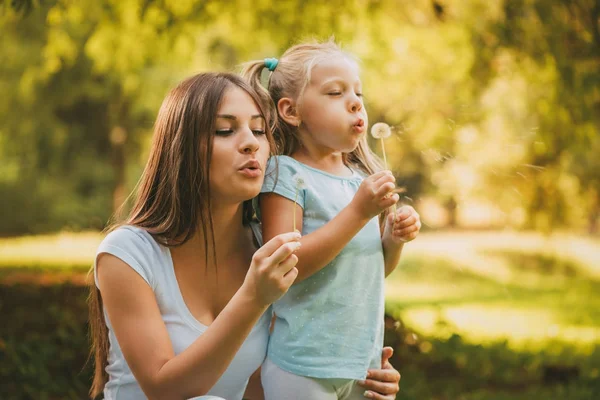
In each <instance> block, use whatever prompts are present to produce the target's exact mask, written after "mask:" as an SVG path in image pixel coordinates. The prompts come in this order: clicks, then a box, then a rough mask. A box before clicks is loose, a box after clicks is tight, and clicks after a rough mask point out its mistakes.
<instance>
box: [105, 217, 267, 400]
mask: <svg viewBox="0 0 600 400" xmlns="http://www.w3.org/2000/svg"><path fill="white" fill-rule="evenodd" d="M252 228H253V231H254V232H255V235H257V234H260V230H259V229H256V227H254V226H253V227H252ZM257 239H258V241H259V242H261V239H260V236H258V237H257ZM101 253H109V254H112V255H114V256H115V257H118V258H120V259H121V260H123V261H124V262H125V263H126V264H128V265H129V266H130V267H131V268H132V269H133V270H135V271H136V272H137V273H138V274H140V276H141V277H142V278H143V279H144V280H145V281H146V282H147V283H148V285H150V287H151V288H152V290H153V291H154V294H155V295H156V302H157V303H158V307H159V309H160V313H161V315H162V319H163V321H164V323H165V326H166V327H167V331H168V332H169V337H170V339H171V343H172V345H173V350H174V351H175V354H179V353H181V352H182V351H183V350H185V349H186V348H187V347H188V346H190V345H191V344H192V343H193V342H194V341H195V340H196V339H197V338H198V337H199V336H200V335H202V333H204V331H205V330H206V329H207V326H205V325H203V324H201V323H200V322H198V320H196V318H194V316H193V315H192V314H191V312H190V310H189V309H188V308H187V306H186V304H185V302H184V300H183V297H182V295H181V291H180V290H179V285H178V283H177V279H176V277H175V271H174V270H173V261H172V260H171V252H170V251H169V249H168V248H166V247H164V246H161V245H160V244H158V243H157V242H156V241H155V240H154V239H153V238H152V236H151V235H150V234H148V233H147V232H146V231H145V230H143V229H140V228H136V227H132V226H123V227H120V228H118V229H116V230H115V231H113V232H111V233H109V234H108V235H107V236H106V238H105V239H104V240H103V241H102V243H101V244H100V246H99V248H98V252H97V253H96V258H97V257H98V255H99V254H101ZM94 278H95V282H96V286H98V276H97V273H96V266H95V264H94ZM104 318H105V320H106V325H107V327H108V338H109V344H110V349H109V353H108V366H107V367H106V372H107V373H108V377H109V379H108V382H107V383H106V386H105V387H104V398H105V399H106V400H137V399H145V398H146V396H145V395H144V393H143V392H142V390H141V389H140V386H139V385H138V383H137V381H136V380H135V377H134V376H133V374H132V373H131V370H130V369H129V366H128V365H127V362H126V361H125V358H124V357H123V353H122V352H121V348H120V347H119V343H118V342H117V339H116V337H115V335H114V332H113V330H112V326H111V324H110V321H109V319H108V316H107V315H106V312H104ZM270 322H271V308H269V309H268V310H267V312H265V313H264V314H263V315H262V316H261V317H260V319H259V320H258V322H257V323H256V325H255V326H254V327H253V328H252V331H251V332H250V334H249V335H248V337H247V338H246V340H245V341H244V343H243V344H242V347H241V348H240V349H239V350H238V352H237V354H236V355H235V357H234V358H233V360H232V361H231V364H229V367H228V368H227V370H226V371H225V373H224V374H223V375H222V376H221V378H220V379H219V381H218V382H217V383H216V384H215V386H213V387H212V388H211V390H210V391H209V393H208V394H209V395H211V396H218V397H222V398H225V399H227V400H241V399H242V396H243V395H244V391H245V389H246V385H247V384H248V378H249V377H250V375H252V373H254V371H256V370H257V369H258V367H260V365H261V364H262V362H263V361H264V359H265V355H266V352H267V343H268V339H269V324H270ZM198 398H209V397H198ZM213 398H214V397H213Z"/></svg>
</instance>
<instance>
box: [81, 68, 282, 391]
mask: <svg viewBox="0 0 600 400" xmlns="http://www.w3.org/2000/svg"><path fill="white" fill-rule="evenodd" d="M231 87H238V88H240V89H242V90H244V91H245V92H247V93H248V94H249V95H250V96H251V97H252V99H253V100H254V102H255V103H256V105H257V107H258V108H259V110H260V112H261V114H262V115H263V116H264V117H265V120H266V121H267V122H268V123H267V124H266V125H267V129H266V130H267V138H268V140H269V144H270V145H271V148H272V149H273V148H274V143H273V139H272V135H271V130H270V129H269V127H270V125H271V124H270V121H271V116H270V114H269V108H268V107H265V104H264V99H263V98H261V97H260V96H259V94H257V92H256V91H255V90H254V89H253V88H252V87H251V86H250V85H249V84H248V83H246V82H245V81H244V80H243V79H242V78H240V77H239V76H237V75H235V74H229V73H203V74H198V75H195V76H193V77H191V78H189V79H187V80H185V81H183V82H182V83H180V84H179V85H178V86H177V87H176V88H174V89H173V90H172V91H171V92H170V93H169V94H168V95H167V97H166V98H165V100H164V101H163V103H162V106H161V108H160V110H159V112H158V117H157V119H156V123H155V125H154V135H153V141H152V147H151V149H150V155H149V159H148V162H147V163H146V167H145V168H144V172H143V173H142V176H141V178H140V180H139V182H138V185H137V190H136V193H135V196H134V201H133V207H132V209H131V211H130V213H129V216H128V217H127V218H126V219H125V220H124V221H122V222H119V223H114V224H112V226H111V227H109V228H108V229H107V231H111V230H114V229H115V228H117V227H118V226H121V225H133V226H137V227H139V228H142V229H145V230H146V231H147V232H148V233H150V234H151V235H152V236H153V237H154V238H155V240H156V241H157V242H159V243H160V244H162V245H165V246H170V247H173V246H179V245H182V244H184V243H185V242H187V241H188V240H189V239H190V238H191V237H192V236H193V235H194V234H195V233H196V232H197V231H198V229H201V230H202V233H203V237H204V248H205V249H207V251H206V253H205V257H206V261H207V263H208V249H209V247H208V241H209V238H211V245H212V246H211V247H212V252H213V258H212V259H213V260H214V262H215V263H216V254H215V243H214V235H213V233H214V231H213V221H212V217H211V215H212V214H211V202H210V198H211V196H210V185H209V179H208V178H209V166H210V161H211V154H212V142H213V137H214V132H215V119H216V115H217V112H218V110H219V107H220V104H221V101H222V99H223V95H224V94H225V92H226V91H227V89H228V88H231ZM252 215H253V210H252V204H251V200H248V201H246V202H244V222H248V221H249V220H250V219H251V218H252ZM215 266H216V264H215ZM90 274H93V268H92V270H91V271H90ZM88 307H89V322H90V336H91V342H92V347H91V351H90V358H91V357H93V358H94V364H95V369H94V378H93V382H92V387H91V389H90V397H91V398H95V397H96V396H98V395H99V394H100V393H101V392H102V391H103V389H104V385H105V384H106V381H107V379H108V375H107V373H106V371H105V368H106V365H107V356H108V350H109V340H108V328H107V326H106V321H105V319H104V314H103V307H102V296H101V295H100V291H99V290H98V288H97V287H96V285H95V284H92V286H91V288H90V296H89V298H88Z"/></svg>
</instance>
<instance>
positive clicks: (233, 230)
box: [180, 202, 248, 264]
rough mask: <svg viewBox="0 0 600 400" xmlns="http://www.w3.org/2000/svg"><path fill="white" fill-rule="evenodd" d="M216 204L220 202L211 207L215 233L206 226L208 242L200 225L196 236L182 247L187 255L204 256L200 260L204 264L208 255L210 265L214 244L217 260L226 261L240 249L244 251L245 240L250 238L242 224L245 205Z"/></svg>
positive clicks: (181, 249)
mask: <svg viewBox="0 0 600 400" xmlns="http://www.w3.org/2000/svg"><path fill="white" fill-rule="evenodd" d="M214 203H219V202H213V206H212V207H211V208H212V210H211V211H212V212H211V214H212V225H213V232H211V231H210V227H209V226H206V228H207V232H206V234H207V235H208V238H207V240H205V236H204V231H203V229H202V227H201V226H200V225H198V229H197V230H196V233H195V234H194V236H193V237H192V238H191V239H190V240H189V241H188V242H186V243H185V244H184V245H182V246H180V251H182V252H185V253H187V254H191V253H192V252H193V253H195V254H202V257H200V258H201V259H202V261H203V262H204V260H205V258H204V255H205V254H208V260H209V264H211V263H212V261H211V260H212V259H213V254H214V253H213V248H212V245H213V243H214V245H215V252H216V255H217V260H224V259H227V258H230V257H232V256H233V255H234V254H236V252H239V251H240V249H243V248H244V247H245V246H244V244H245V240H246V238H247V237H248V230H247V229H246V228H245V227H244V225H243V223H242V220H243V209H244V207H243V204H242V203H240V204H237V205H223V204H221V205H218V204H214ZM211 235H214V236H213V237H214V241H213V240H211ZM205 245H207V246H208V249H206V248H205Z"/></svg>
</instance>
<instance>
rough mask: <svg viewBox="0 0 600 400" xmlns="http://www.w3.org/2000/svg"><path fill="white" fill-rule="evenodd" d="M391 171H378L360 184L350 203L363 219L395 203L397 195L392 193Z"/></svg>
mask: <svg viewBox="0 0 600 400" xmlns="http://www.w3.org/2000/svg"><path fill="white" fill-rule="evenodd" d="M395 180H396V179H395V178H394V175H393V174H392V173H391V171H379V172H377V173H375V174H373V175H371V176H369V177H368V178H366V179H365V180H364V181H362V183H361V184H360V187H359V188H358V191H357V192H356V194H355V195H354V198H353V199H352V202H351V203H350V204H351V205H353V206H354V208H355V210H356V212H357V213H358V214H359V215H360V216H361V217H362V218H365V219H371V218H373V217H374V216H376V215H379V214H380V213H381V212H382V211H383V210H385V209H386V208H388V207H391V206H392V205H394V204H396V202H398V200H399V196H398V195H397V194H396V193H392V191H393V190H394V188H395V187H396V185H395V183H394V181H395Z"/></svg>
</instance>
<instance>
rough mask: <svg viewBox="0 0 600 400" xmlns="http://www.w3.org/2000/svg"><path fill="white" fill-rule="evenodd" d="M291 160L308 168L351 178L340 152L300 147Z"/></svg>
mask: <svg viewBox="0 0 600 400" xmlns="http://www.w3.org/2000/svg"><path fill="white" fill-rule="evenodd" d="M292 158H294V159H295V160H298V161H300V162H301V163H303V164H306V165H308V166H310V167H313V168H317V169H320V170H321V171H325V172H328V173H330V174H333V175H338V176H351V175H352V171H351V170H350V169H349V168H348V166H347V165H346V164H345V163H344V156H343V154H342V152H339V151H333V150H331V149H318V148H310V147H306V146H300V148H299V149H298V150H296V151H295V152H294V153H293V154H292Z"/></svg>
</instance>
